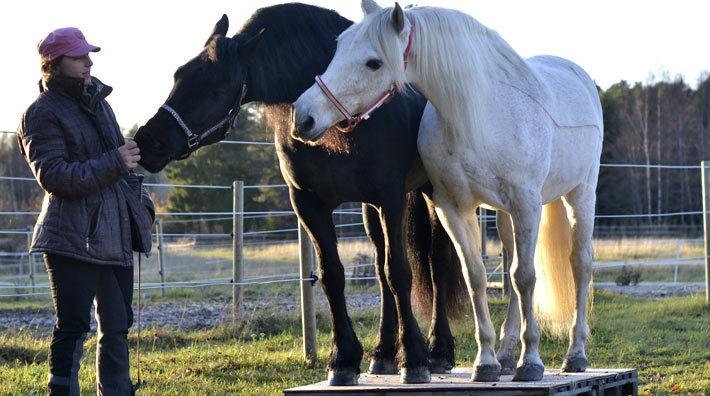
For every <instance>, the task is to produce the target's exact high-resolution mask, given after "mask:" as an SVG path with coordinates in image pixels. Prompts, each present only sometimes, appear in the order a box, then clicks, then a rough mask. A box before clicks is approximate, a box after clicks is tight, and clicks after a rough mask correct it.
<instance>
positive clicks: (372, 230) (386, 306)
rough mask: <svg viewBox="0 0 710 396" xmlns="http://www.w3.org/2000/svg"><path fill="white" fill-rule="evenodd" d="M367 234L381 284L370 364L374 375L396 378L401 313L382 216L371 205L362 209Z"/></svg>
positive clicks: (364, 205) (363, 206)
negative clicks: (388, 273) (391, 279)
mask: <svg viewBox="0 0 710 396" xmlns="http://www.w3.org/2000/svg"><path fill="white" fill-rule="evenodd" d="M362 212H363V220H364V222H365V231H367V235H368V236H369V237H370V240H371V241H372V243H373V244H374V245H375V251H376V254H375V271H377V280H378V282H379V284H380V296H381V303H380V336H379V340H378V342H377V346H376V347H375V350H374V351H373V352H372V359H371V360H370V370H369V372H370V373H372V374H396V373H397V366H396V365H395V355H396V354H397V344H396V342H397V329H398V323H397V313H396V306H395V303H394V296H393V295H392V291H391V290H390V287H389V285H388V284H387V278H386V277H385V236H384V234H383V233H382V225H381V224H380V214H379V213H378V212H377V209H376V208H375V207H373V206H371V205H369V204H363V205H362Z"/></svg>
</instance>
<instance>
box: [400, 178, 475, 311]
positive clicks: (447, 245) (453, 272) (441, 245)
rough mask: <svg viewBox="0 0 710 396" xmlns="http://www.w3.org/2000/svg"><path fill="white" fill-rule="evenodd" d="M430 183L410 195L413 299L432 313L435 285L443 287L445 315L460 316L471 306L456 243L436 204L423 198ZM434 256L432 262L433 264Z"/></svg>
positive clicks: (408, 218)
mask: <svg viewBox="0 0 710 396" xmlns="http://www.w3.org/2000/svg"><path fill="white" fill-rule="evenodd" d="M424 192H428V193H429V194H431V185H427V186H425V187H423V188H422V189H417V190H413V191H411V192H409V193H408V194H407V214H406V217H405V219H404V221H405V227H406V246H407V258H408V260H409V263H410V265H411V267H412V302H413V303H414V305H415V306H416V307H417V308H418V310H419V311H420V313H421V314H422V315H426V316H427V317H429V316H431V312H432V309H433V301H434V287H436V288H437V290H441V295H443V300H445V301H441V302H439V304H443V306H444V307H445V310H446V315H447V317H449V318H450V319H457V318H459V317H461V316H462V315H463V313H464V312H466V311H467V309H468V307H469V306H470V302H469V299H468V291H467V289H466V283H465V280H464V278H463V273H462V272H461V265H460V263H459V259H458V256H457V255H456V250H455V249H454V246H453V243H452V242H451V240H450V239H449V236H448V235H447V234H446V231H445V230H444V229H443V227H442V225H441V223H440V222H439V219H438V217H437V216H436V213H435V212H434V207H433V205H432V204H431V202H430V201H428V200H426V199H424V196H423V193H424ZM430 258H431V264H430Z"/></svg>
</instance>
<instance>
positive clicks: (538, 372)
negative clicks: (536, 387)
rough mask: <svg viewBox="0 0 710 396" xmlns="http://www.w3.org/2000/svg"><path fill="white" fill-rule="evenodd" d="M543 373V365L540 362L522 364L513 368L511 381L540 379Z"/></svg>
mask: <svg viewBox="0 0 710 396" xmlns="http://www.w3.org/2000/svg"><path fill="white" fill-rule="evenodd" d="M543 374H545V366H543V365H540V364H524V365H522V366H518V368H516V369H515V375H514V376H513V381H540V380H541V379H542V376H543Z"/></svg>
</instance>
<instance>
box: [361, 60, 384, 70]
mask: <svg viewBox="0 0 710 396" xmlns="http://www.w3.org/2000/svg"><path fill="white" fill-rule="evenodd" d="M365 66H367V67H368V68H369V69H371V70H377V69H379V68H380V67H382V61H381V60H379V59H370V60H368V61H367V63H365Z"/></svg>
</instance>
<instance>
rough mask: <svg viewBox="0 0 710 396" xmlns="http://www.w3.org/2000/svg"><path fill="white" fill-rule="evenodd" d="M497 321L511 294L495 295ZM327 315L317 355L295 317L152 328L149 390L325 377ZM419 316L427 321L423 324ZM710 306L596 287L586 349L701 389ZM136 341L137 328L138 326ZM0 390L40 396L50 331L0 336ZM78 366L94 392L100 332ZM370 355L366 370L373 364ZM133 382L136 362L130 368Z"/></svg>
mask: <svg viewBox="0 0 710 396" xmlns="http://www.w3.org/2000/svg"><path fill="white" fill-rule="evenodd" d="M490 303H491V313H492V318H493V321H494V323H495V325H496V326H499V324H500V323H501V321H502V318H503V315H504V314H505V309H506V303H507V302H506V301H505V300H504V299H501V298H491V300H490ZM326 318H327V314H326V313H324V312H319V321H318V331H319V334H318V345H319V350H318V362H317V364H316V366H315V367H308V366H307V365H306V363H305V361H304V358H303V355H302V345H301V335H300V329H301V327H300V320H299V318H298V317H296V316H295V315H294V314H284V313H282V312H268V311H264V312H261V313H260V314H259V315H255V316H253V317H250V320H249V322H245V323H242V324H240V325H239V326H238V327H231V326H221V327H217V328H215V329H212V330H205V331H198V332H192V333H181V332H178V331H175V330H170V329H164V328H153V329H149V330H147V331H145V332H144V333H143V343H142V345H143V346H142V351H141V353H142V355H143V366H142V374H143V378H144V379H145V380H146V381H147V386H146V387H145V388H144V389H141V394H144V395H183V394H237V393H238V394H247V395H264V394H280V393H281V392H282V391H283V389H286V388H289V387H294V386H299V385H304V384H308V383H312V382H316V381H322V380H323V379H325V362H326V361H327V357H328V353H329V345H330V328H329V323H328V320H327V319H326ZM352 321H353V325H354V327H355V329H356V331H357V333H358V336H359V337H360V339H361V341H362V344H363V346H364V348H365V350H366V351H371V350H372V348H373V347H374V345H375V342H376V334H377V323H378V318H377V312H375V311H374V310H373V311H359V312H355V313H353V314H352ZM420 322H421V321H420ZM453 333H454V335H455V336H456V338H457V341H458V363H459V366H468V365H471V364H472V363H473V360H474V359H475V355H476V348H475V342H474V327H473V323H472V318H471V317H470V315H469V316H467V317H464V318H463V319H461V320H459V321H458V322H456V323H455V324H454V325H453ZM708 334H710V310H709V309H708V307H707V306H706V305H705V302H704V299H703V298H702V297H700V296H696V297H682V298H667V299H637V298H630V297H626V296H621V295H615V294H611V293H608V292H597V293H596V297H595V305H594V311H593V313H592V317H591V338H590V342H589V345H588V356H589V359H590V364H591V367H593V368H637V369H638V371H639V393H640V394H654V395H655V394H669V393H682V394H689V393H692V394H703V392H706V391H707V390H708V389H710V377H708V376H707V373H708V372H710V352H709V351H710V350H708V348H707V345H708V342H709V341H710V339H709V338H708ZM130 337H131V345H132V347H131V348H132V351H133V345H135V333H131V336H130ZM0 345H1V346H2V347H1V349H0V358H1V359H2V360H1V361H0V364H2V365H3V370H0V384H2V385H0V394H40V393H43V392H44V382H45V380H46V358H47V352H46V351H47V349H48V347H49V345H48V338H47V337H38V336H35V335H33V334H32V333H30V332H29V331H20V332H6V333H1V334H0ZM86 345H87V351H86V354H85V357H84V359H83V367H82V370H81V371H80V376H81V385H82V389H83V390H84V391H85V392H87V393H92V392H93V386H94V385H93V383H94V380H95V379H94V369H93V359H94V357H95V338H90V339H89V340H88V341H87V343H86ZM540 350H541V353H542V358H543V360H544V362H545V363H546V365H547V367H550V368H554V367H558V366H559V365H560V364H561V362H562V358H563V357H564V353H565V350H566V341H564V340H558V339H552V338H549V337H547V336H543V337H542V340H541V345H540ZM366 360H367V358H365V359H363V364H362V369H363V370H365V369H366V367H367V361H366ZM133 369H134V372H133V377H134V379H135V366H133Z"/></svg>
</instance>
